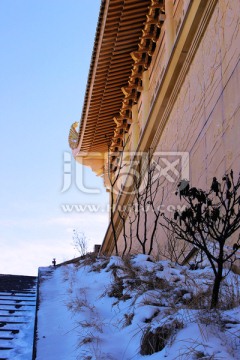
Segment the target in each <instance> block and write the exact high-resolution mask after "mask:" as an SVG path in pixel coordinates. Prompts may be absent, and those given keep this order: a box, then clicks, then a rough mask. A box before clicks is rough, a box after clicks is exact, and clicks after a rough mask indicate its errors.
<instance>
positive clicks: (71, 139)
mask: <svg viewBox="0 0 240 360" xmlns="http://www.w3.org/2000/svg"><path fill="white" fill-rule="evenodd" d="M78 124H79V123H78V122H77V121H76V122H75V123H73V124H72V126H71V128H70V131H69V136H68V143H69V146H70V148H71V149H72V150H74V149H76V148H77V146H78V136H79V133H78V131H77V130H76V129H77V127H78Z"/></svg>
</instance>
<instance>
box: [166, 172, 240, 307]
mask: <svg viewBox="0 0 240 360" xmlns="http://www.w3.org/2000/svg"><path fill="white" fill-rule="evenodd" d="M239 187H240V177H239V178H238V180H237V182H236V183H235V182H234V177H233V171H232V170H231V171H230V174H226V175H225V176H224V177H223V178H222V182H221V183H220V182H218V181H217V179H216V177H214V178H213V181H212V185H211V188H210V190H209V192H205V191H203V190H201V189H197V188H195V187H190V186H189V182H187V181H185V180H183V181H181V182H180V184H179V190H178V192H177V193H178V194H179V196H180V199H182V198H183V199H184V201H185V203H186V204H187V206H186V207H185V210H183V211H182V212H181V213H180V212H179V211H175V213H174V217H173V218H167V217H166V216H165V215H164V214H162V215H163V217H164V219H165V220H166V222H167V225H164V226H166V227H167V228H168V229H169V230H170V231H171V232H172V233H173V234H174V237H175V239H178V240H184V241H186V242H187V243H189V244H191V245H192V246H193V247H194V248H197V249H199V250H200V251H201V252H202V253H203V254H205V256H206V257H207V259H208V260H209V263H210V265H211V267H212V270H213V273H214V277H215V278H214V284H213V291H212V300H211V308H215V307H217V305H218V299H219V290H220V285H221V281H222V279H223V277H224V276H223V274H224V273H223V269H224V265H227V267H228V269H231V268H232V265H233V263H234V261H235V259H236V252H237V251H238V249H239V247H240V235H238V237H237V238H236V242H235V243H234V244H233V246H230V245H229V246H227V244H228V243H227V242H229V240H230V238H231V236H232V235H233V234H234V233H236V231H237V230H239V228H240V194H239ZM235 235H236V234H235Z"/></svg>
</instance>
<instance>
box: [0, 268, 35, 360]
mask: <svg viewBox="0 0 240 360" xmlns="http://www.w3.org/2000/svg"><path fill="white" fill-rule="evenodd" d="M36 283H37V278H36V277H28V276H18V275H1V274H0V340H1V342H0V360H3V359H4V360H12V356H11V355H10V353H11V350H14V351H15V352H16V353H17V354H19V355H21V351H22V352H23V354H24V348H23V345H22V344H21V341H20V342H19V340H18V338H19V337H20V338H21V337H24V331H25V329H26V328H28V326H27V327H26V324H29V325H30V321H31V322H34V315H35V307H36V296H37V294H36V292H37V286H36ZM32 326H33V324H32ZM18 334H19V335H18ZM15 335H16V336H15ZM28 346H30V347H32V342H31V339H30V343H29V344H28ZM8 352H9V353H8ZM22 356H23V358H24V355H22Z"/></svg>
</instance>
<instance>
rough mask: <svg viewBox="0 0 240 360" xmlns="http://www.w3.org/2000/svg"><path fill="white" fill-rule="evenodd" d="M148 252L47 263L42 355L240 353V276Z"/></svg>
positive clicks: (121, 357)
mask: <svg viewBox="0 0 240 360" xmlns="http://www.w3.org/2000/svg"><path fill="white" fill-rule="evenodd" d="M211 284H212V272H211V269H210V268H207V267H206V268H204V269H201V270H189V269H188V267H183V266H178V265H174V264H172V263H170V262H168V261H159V262H154V261H153V260H152V259H151V258H149V257H148V256H145V255H137V256H134V257H132V258H128V259H127V260H126V261H123V260H122V259H121V258H118V257H111V258H104V257H102V258H98V259H95V260H93V259H92V258H91V257H89V258H86V259H85V260H81V261H80V262H79V263H77V264H69V265H65V266H61V267H59V268H55V269H54V270H53V269H52V268H42V269H41V282H40V308H39V312H38V342H37V360H71V359H80V360H132V359H133V360H136V359H139V360H140V359H141V360H144V359H146V360H147V359H149V360H161V359H169V360H173V359H179V360H187V359H209V360H210V359H214V360H218V359H219V360H220V359H222V360H231V359H240V311H239V310H240V307H239V304H240V281H239V276H238V275H235V274H232V273H230V274H229V276H228V277H227V278H226V280H225V282H224V284H223V286H222V293H221V299H220V304H221V307H222V310H218V311H216V310H215V311H213V310H212V311H210V310H208V308H209V302H210V297H211V291H210V287H211Z"/></svg>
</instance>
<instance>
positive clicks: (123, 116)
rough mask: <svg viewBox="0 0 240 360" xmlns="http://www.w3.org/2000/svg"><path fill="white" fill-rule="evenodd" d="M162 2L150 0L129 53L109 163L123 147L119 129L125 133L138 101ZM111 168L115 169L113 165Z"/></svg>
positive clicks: (158, 29) (161, 15) (160, 20)
mask: <svg viewBox="0 0 240 360" xmlns="http://www.w3.org/2000/svg"><path fill="white" fill-rule="evenodd" d="M164 3H165V1H164V0H151V5H150V6H149V8H148V14H146V22H145V24H144V28H143V30H142V36H141V37H140V41H139V43H138V50H137V51H134V52H132V53H131V54H130V55H131V57H132V59H133V61H134V63H133V65H132V71H131V75H130V77H129V81H128V85H127V86H124V87H122V89H121V90H122V92H123V94H124V99H123V102H122V107H121V109H120V111H119V113H120V115H119V116H117V117H114V118H113V120H114V122H115V123H116V125H117V126H116V129H115V131H114V135H113V138H112V142H111V145H110V163H111V162H112V161H114V158H115V155H114V153H116V151H121V150H120V149H123V145H124V144H123V137H121V138H120V137H119V129H122V130H123V132H124V133H127V132H128V130H129V128H130V126H131V123H132V106H133V105H134V104H136V103H137V102H138V99H139V96H140V93H141V91H142V76H143V72H144V71H145V70H147V69H148V68H149V65H150V64H151V57H152V55H153V53H154V50H155V47H156V44H155V43H156V41H157V40H158V38H159V36H160V33H161V27H162V24H163V22H164V20H165V4H164ZM111 152H113V154H111ZM113 168H114V169H115V167H113Z"/></svg>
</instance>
